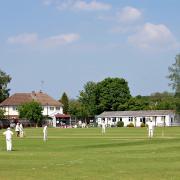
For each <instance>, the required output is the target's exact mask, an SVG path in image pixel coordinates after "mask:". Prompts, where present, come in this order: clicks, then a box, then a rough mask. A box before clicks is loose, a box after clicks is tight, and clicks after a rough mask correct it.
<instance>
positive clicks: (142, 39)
mask: <svg viewBox="0 0 180 180" xmlns="http://www.w3.org/2000/svg"><path fill="white" fill-rule="evenodd" d="M128 42H129V43H131V44H133V45H134V46H138V47H139V48H147V49H154V48H176V47H177V46H178V42H177V41H176V39H175V37H174V36H173V34H172V33H171V31H170V30H169V29H168V27H166V26H165V25H164V24H158V25H155V24H152V23H146V24H144V26H143V27H142V28H141V29H139V30H138V31H137V32H136V33H135V34H133V35H131V36H129V37H128Z"/></svg>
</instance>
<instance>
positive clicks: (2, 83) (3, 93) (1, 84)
mask: <svg viewBox="0 0 180 180" xmlns="http://www.w3.org/2000/svg"><path fill="white" fill-rule="evenodd" d="M10 81H11V77H10V76H9V75H7V74H6V73H5V72H3V71H1V70H0V102H2V101H4V100H5V99H6V98H7V97H9V91H10V89H8V88H7V85H8V83H10Z"/></svg>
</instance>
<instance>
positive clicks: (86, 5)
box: [43, 0, 111, 11]
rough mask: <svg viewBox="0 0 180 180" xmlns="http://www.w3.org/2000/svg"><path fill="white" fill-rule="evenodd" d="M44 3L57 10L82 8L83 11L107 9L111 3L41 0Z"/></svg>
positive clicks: (80, 0) (95, 0) (94, 0)
mask: <svg viewBox="0 0 180 180" xmlns="http://www.w3.org/2000/svg"><path fill="white" fill-rule="evenodd" d="M43 4H45V5H54V6H55V7H56V8H57V9H59V10H65V9H70V10H84V11H95V10H109V9H111V5H110V4H107V3H102V2H99V1H97V0H91V1H89V2H88V1H86V0H43Z"/></svg>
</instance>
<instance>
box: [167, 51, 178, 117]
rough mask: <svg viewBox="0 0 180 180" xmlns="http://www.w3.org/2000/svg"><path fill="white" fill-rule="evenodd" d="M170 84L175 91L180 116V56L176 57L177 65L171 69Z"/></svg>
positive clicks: (173, 65)
mask: <svg viewBox="0 0 180 180" xmlns="http://www.w3.org/2000/svg"><path fill="white" fill-rule="evenodd" d="M169 73H170V74H169V76H168V78H169V79H170V81H171V83H170V84H169V85H170V86H171V87H172V89H173V90H175V98H176V112H177V113H178V114H180V54H178V55H176V57H175V63H174V64H172V66H170V67H169Z"/></svg>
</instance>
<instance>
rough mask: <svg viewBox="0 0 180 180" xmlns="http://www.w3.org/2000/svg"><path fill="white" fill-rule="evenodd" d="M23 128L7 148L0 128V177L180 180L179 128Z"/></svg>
mask: <svg viewBox="0 0 180 180" xmlns="http://www.w3.org/2000/svg"><path fill="white" fill-rule="evenodd" d="M106 130H107V131H106V134H105V135H101V129H99V128H89V129H88V128H87V129H60V128H56V129H54V128H48V141H47V142H43V140H42V128H29V129H25V132H26V136H25V137H24V138H17V137H15V135H14V137H13V148H14V150H13V151H12V152H6V147H5V138H4V137H3V136H2V132H3V131H4V130H0V180H11V179H13V180H24V179H25V180H32V179H33V180H35V179H37V180H41V179H42V180H46V179H47V180H49V179H50V180H54V179H55V180H59V179H61V180H116V179H117V180H121V179H122V180H149V179H151V180H156V179H157V180H179V179H180V127H170V128H165V129H163V128H156V130H155V137H154V138H153V139H151V140H150V139H148V138H147V129H146V128H109V129H106Z"/></svg>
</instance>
